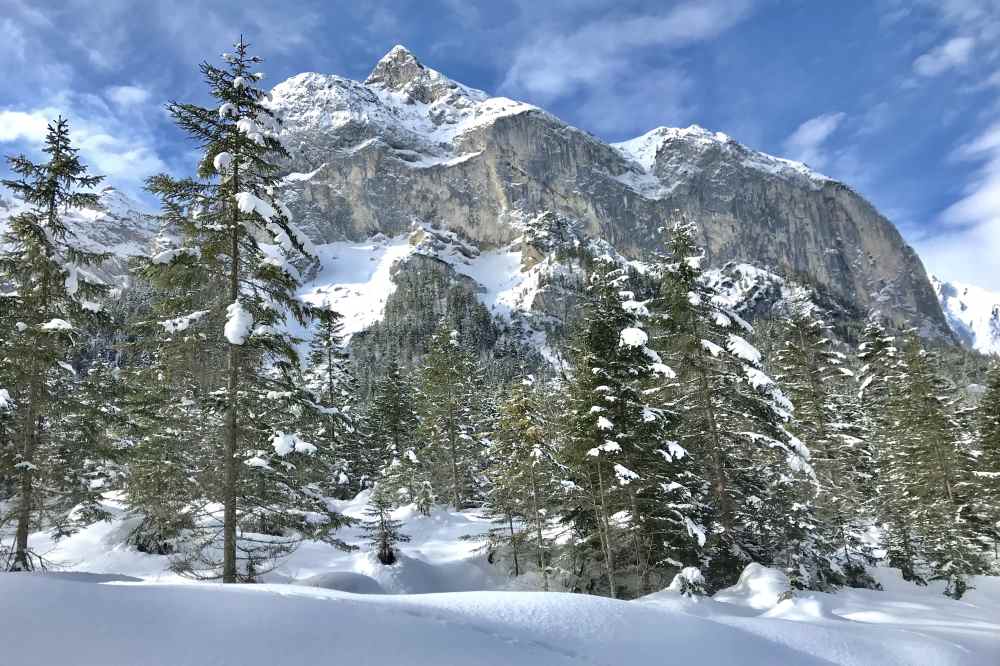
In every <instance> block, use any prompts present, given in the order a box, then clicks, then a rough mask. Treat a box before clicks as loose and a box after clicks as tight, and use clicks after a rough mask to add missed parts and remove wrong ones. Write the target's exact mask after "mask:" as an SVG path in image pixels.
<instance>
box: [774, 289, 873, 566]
mask: <svg viewBox="0 0 1000 666" xmlns="http://www.w3.org/2000/svg"><path fill="white" fill-rule="evenodd" d="M777 337H778V339H779V340H780V342H779V346H778V348H777V351H776V353H775V359H774V362H775V368H776V370H777V372H778V375H777V377H776V378H777V380H778V381H780V382H781V385H782V387H783V388H784V390H785V391H786V392H787V394H788V397H789V398H790V399H791V400H792V402H793V403H794V405H795V414H794V420H793V424H792V427H791V429H792V430H793V431H794V432H795V433H796V435H797V436H798V437H799V438H800V439H802V440H804V441H806V442H809V447H810V450H811V451H812V457H811V460H810V462H811V464H812V466H813V468H814V469H815V471H816V476H817V479H818V483H819V495H818V497H817V503H818V510H817V517H818V519H819V521H820V527H821V530H820V531H821V532H822V538H823V540H824V541H825V542H826V543H827V544H830V545H833V544H839V546H837V550H839V551H840V554H841V555H842V558H841V557H839V556H837V555H836V554H835V553H834V555H835V556H837V557H838V559H840V560H841V562H840V564H841V566H842V567H843V570H844V573H845V574H847V576H848V579H849V580H851V582H853V583H854V584H864V585H866V586H867V585H871V584H872V581H869V580H868V577H867V576H866V574H865V570H864V566H863V565H864V563H865V562H866V561H867V560H869V559H870V553H868V552H867V551H866V550H865V548H864V546H863V544H862V542H861V540H860V539H859V538H858V536H857V535H858V533H859V532H860V531H861V530H862V529H863V528H864V525H863V522H864V520H865V519H866V517H869V516H871V515H872V511H873V510H874V507H873V506H871V504H870V498H871V497H872V493H873V491H874V487H873V486H872V484H871V481H872V474H873V465H874V462H873V460H872V454H871V451H870V450H869V448H868V445H867V443H866V442H865V441H864V440H863V439H861V435H862V434H863V433H862V430H863V424H862V423H861V422H860V419H859V416H858V412H859V409H860V407H859V404H858V400H857V393H856V390H855V380H854V373H853V372H852V371H851V370H850V369H848V368H847V367H846V362H847V357H846V355H845V354H843V353H841V352H839V351H837V350H836V349H834V348H833V345H834V342H833V338H832V336H831V334H830V331H829V328H828V326H827V325H826V324H824V322H823V321H822V320H821V319H820V318H819V316H818V313H817V312H816V306H815V305H813V303H812V302H811V300H810V294H809V292H808V291H806V290H805V289H802V288H796V289H795V290H794V291H793V293H792V295H791V297H790V299H789V313H788V316H787V318H786V319H785V320H784V321H783V322H782V326H781V329H780V330H779V331H778V336H777ZM809 494H810V495H811V494H812V493H811V489H810V493H809ZM805 499H806V500H808V499H809V498H808V497H807V498H805ZM824 569H825V570H824V571H817V572H815V573H814V575H813V576H812V577H813V578H816V579H817V582H819V583H820V584H821V585H829V584H832V583H834V582H838V581H837V580H829V579H830V578H835V579H839V576H835V575H834V572H833V570H832V568H827V567H824ZM824 579H827V580H824Z"/></svg>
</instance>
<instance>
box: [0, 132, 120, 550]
mask: <svg viewBox="0 0 1000 666" xmlns="http://www.w3.org/2000/svg"><path fill="white" fill-rule="evenodd" d="M42 150H43V152H44V153H45V154H46V155H47V156H48V160H47V161H46V162H44V163H35V162H33V161H31V160H30V159H28V158H27V157H25V156H23V155H19V156H16V157H10V158H8V163H9V166H10V169H11V171H13V172H14V174H16V176H18V178H17V179H12V180H4V181H2V183H3V185H4V186H5V187H7V188H8V189H10V190H11V191H12V192H13V193H14V195H15V196H17V197H19V198H20V199H21V200H23V202H24V204H25V206H26V209H25V210H24V211H23V212H21V213H19V214H17V215H14V216H12V217H11V218H10V220H9V224H10V228H9V229H8V231H7V232H6V233H5V234H4V236H3V238H0V247H3V250H2V252H0V287H2V288H3V289H4V290H5V291H4V293H3V294H0V326H2V327H3V330H2V334H0V339H2V340H3V348H2V353H3V356H2V358H0V368H2V369H0V376H3V377H4V378H5V381H6V382H7V383H8V384H9V386H10V389H8V391H9V393H10V397H11V398H12V401H13V405H14V411H13V413H10V412H9V410H5V411H6V412H7V413H6V414H5V416H4V417H3V418H4V421H5V423H4V425H3V426H0V428H2V430H3V433H2V435H0V443H3V444H4V446H3V449H2V450H0V454H2V455H3V461H2V462H3V467H4V469H3V476H4V477H5V478H7V479H11V480H13V481H14V482H15V484H16V492H15V496H14V498H13V501H12V502H11V504H10V505H9V507H10V513H9V514H8V515H5V516H4V520H3V521H2V523H3V524H6V523H7V522H8V520H13V521H14V522H15V523H16V532H15V539H14V544H13V548H11V549H10V557H9V561H8V562H7V565H8V568H10V569H12V570H28V569H33V568H35V566H36V565H37V564H38V563H39V562H40V560H39V558H38V556H37V555H36V554H33V553H31V552H30V551H29V549H28V534H29V532H31V531H32V530H36V529H53V530H54V531H55V534H56V535H57V536H58V535H61V534H65V533H66V532H67V531H68V530H69V529H70V527H69V525H70V524H72V523H79V522H80V521H84V520H89V519H96V518H100V517H102V516H103V514H102V513H101V512H100V511H98V510H97V509H96V507H95V505H94V503H93V501H92V498H88V497H83V496H81V492H83V491H82V489H81V484H83V483H85V482H86V479H87V478H88V477H90V476H91V475H92V474H93V473H94V470H93V469H92V467H93V465H95V464H96V461H97V460H98V459H99V458H100V456H99V454H98V453H97V452H96V450H94V449H93V448H92V447H93V446H94V445H95V438H94V437H93V435H94V432H93V430H92V429H90V428H86V429H84V430H74V428H76V427H78V426H80V425H81V424H80V423H79V422H74V419H73V418H72V417H69V416H68V415H67V413H68V411H69V410H72V409H73V408H74V407H77V406H78V407H80V409H81V411H85V410H86V409H89V408H92V407H94V405H93V403H92V402H91V401H90V400H88V399H86V398H83V397H82V394H81V391H83V390H84V389H83V388H82V386H81V384H80V381H79V378H77V377H76V370H75V369H74V368H73V367H72V366H71V365H70V363H71V361H72V359H73V349H74V348H75V347H76V345H77V344H78V341H79V340H80V338H81V334H82V331H83V330H84V329H85V328H86V326H87V325H88V323H89V322H90V321H91V320H92V319H93V318H95V317H96V316H97V313H98V311H99V310H100V309H101V306H100V304H99V303H98V302H97V300H98V299H99V298H100V297H101V296H102V295H103V294H104V293H106V291H107V286H106V285H105V284H104V283H103V282H101V281H100V280H99V279H97V278H96V277H94V276H93V275H92V274H91V272H90V270H92V268H93V267H94V266H96V265H97V264H99V263H100V262H102V261H104V260H105V259H106V258H107V257H106V255H102V254H98V253H92V252H88V251H85V250H82V249H80V248H79V247H77V246H76V245H75V242H74V241H75V239H74V234H73V233H72V231H70V229H69V228H68V227H67V226H66V224H65V222H64V220H63V217H62V216H63V214H64V212H65V211H66V209H68V208H74V207H81V206H96V205H97V204H98V199H97V195H96V194H94V193H93V192H89V191H86V190H89V189H92V188H93V187H95V186H96V185H97V184H98V183H99V182H100V181H101V177H100V176H91V175H89V174H88V173H87V167H86V166H85V165H84V164H83V163H82V162H81V161H80V159H79V157H78V155H77V151H76V149H74V148H73V147H72V145H71V142H70V137H69V125H68V123H67V121H66V120H65V119H63V118H59V119H58V120H56V121H55V122H53V123H50V124H49V126H48V132H47V134H46V137H45V146H44V148H43V149H42ZM8 290H9V291H8ZM77 400H83V401H84V402H85V403H86V404H79V405H78V404H76V402H75V401H77ZM5 402H6V401H5ZM76 499H80V500H81V501H84V502H85V504H86V506H87V508H85V509H84V510H82V511H80V512H76V513H75V514H74V515H72V516H71V515H70V514H69V512H70V510H71V509H72V508H73V506H74V505H73V504H72V502H73V501H74V500H76Z"/></svg>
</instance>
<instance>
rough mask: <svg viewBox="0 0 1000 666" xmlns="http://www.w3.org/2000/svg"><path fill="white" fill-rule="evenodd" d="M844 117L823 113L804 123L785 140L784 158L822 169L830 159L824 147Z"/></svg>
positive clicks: (841, 114) (844, 115) (842, 114)
mask: <svg viewBox="0 0 1000 666" xmlns="http://www.w3.org/2000/svg"><path fill="white" fill-rule="evenodd" d="M846 117H847V116H846V114H844V113H842V112H839V111H838V112H835V113H824V114H821V115H818V116H816V117H815V118H810V119H809V120H807V121H805V122H804V123H802V124H801V125H799V126H798V128H796V130H795V131H794V132H792V133H791V135H789V137H788V138H787V139H785V142H784V149H785V154H786V156H788V157H789V158H790V159H793V160H798V161H800V162H804V163H806V164H808V165H809V166H811V167H813V168H815V169H822V168H824V167H825V166H826V165H827V164H828V162H829V159H830V156H829V154H828V152H827V149H826V145H825V144H826V142H827V139H829V138H830V136H831V135H833V133H834V132H836V131H837V128H838V127H839V126H840V123H841V122H843V120H844V118H846Z"/></svg>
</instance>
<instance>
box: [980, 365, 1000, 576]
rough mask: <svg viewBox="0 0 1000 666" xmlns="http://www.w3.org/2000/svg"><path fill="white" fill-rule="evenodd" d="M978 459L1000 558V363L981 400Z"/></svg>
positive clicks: (988, 525)
mask: <svg viewBox="0 0 1000 666" xmlns="http://www.w3.org/2000/svg"><path fill="white" fill-rule="evenodd" d="M977 416H978V433H979V437H978V448H979V449H980V450H981V451H982V454H981V455H980V457H979V460H978V463H979V464H978V469H977V471H976V477H977V478H978V480H979V482H978V485H979V487H980V488H981V489H982V490H981V492H982V500H981V506H982V512H983V514H984V525H985V532H986V536H987V537H988V538H989V539H990V540H991V541H992V543H993V557H994V559H995V560H997V561H998V562H1000V364H997V363H994V365H993V367H992V368H990V370H989V372H988V374H987V375H986V391H985V392H984V393H983V396H982V398H980V400H979V406H978V409H977Z"/></svg>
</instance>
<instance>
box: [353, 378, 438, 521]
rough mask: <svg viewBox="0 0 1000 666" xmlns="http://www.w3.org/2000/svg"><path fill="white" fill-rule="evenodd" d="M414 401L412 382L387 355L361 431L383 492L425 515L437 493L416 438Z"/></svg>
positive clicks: (417, 429) (417, 426) (396, 501)
mask: <svg viewBox="0 0 1000 666" xmlns="http://www.w3.org/2000/svg"><path fill="white" fill-rule="evenodd" d="M415 405H416V392H415V390H414V389H413V386H412V385H411V384H410V381H409V379H408V378H407V377H406V376H405V375H404V374H403V372H402V370H401V369H400V367H399V363H398V362H397V361H396V359H395V358H391V359H389V361H388V363H387V365H386V368H385V374H384V375H383V377H382V378H381V379H380V380H379V381H378V382H377V383H376V384H375V388H374V396H373V397H372V402H371V404H370V405H369V407H368V411H367V412H366V414H365V419H364V426H363V432H364V437H365V442H366V449H367V451H368V453H369V455H370V456H371V457H372V458H373V460H374V461H375V466H376V467H377V469H378V474H379V477H380V480H379V482H378V483H379V486H380V487H381V488H382V492H383V493H385V494H387V496H389V497H391V500H392V502H394V505H395V506H399V505H402V504H409V503H414V504H416V506H417V509H418V510H419V511H420V512H421V513H423V514H425V515H426V514H429V513H430V509H431V506H432V505H433V503H434V501H435V499H436V497H435V495H434V488H433V484H432V483H431V479H430V469H429V465H428V464H427V462H426V460H425V458H424V456H423V447H422V446H421V445H420V442H419V440H418V433H419V428H420V421H419V418H418V417H417V412H416V408H415Z"/></svg>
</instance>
